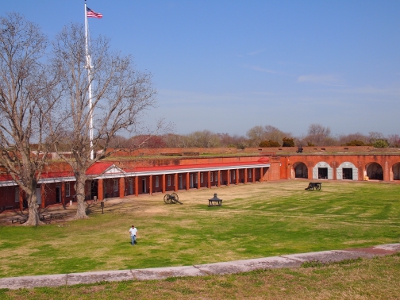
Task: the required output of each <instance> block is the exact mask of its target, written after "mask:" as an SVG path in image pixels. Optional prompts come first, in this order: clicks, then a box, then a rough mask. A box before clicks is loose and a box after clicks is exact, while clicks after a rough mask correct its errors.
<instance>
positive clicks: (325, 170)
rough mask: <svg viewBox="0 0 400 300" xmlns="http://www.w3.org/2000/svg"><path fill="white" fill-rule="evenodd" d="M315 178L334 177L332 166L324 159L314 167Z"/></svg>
mask: <svg viewBox="0 0 400 300" xmlns="http://www.w3.org/2000/svg"><path fill="white" fill-rule="evenodd" d="M313 179H333V169H332V167H331V166H330V165H329V164H328V163H326V162H324V161H321V162H319V163H317V164H316V165H315V167H314V168H313Z"/></svg>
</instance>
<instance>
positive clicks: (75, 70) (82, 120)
mask: <svg viewBox="0 0 400 300" xmlns="http://www.w3.org/2000/svg"><path fill="white" fill-rule="evenodd" d="M90 48H91V53H90V58H91V64H90V65H87V63H86V53H85V34H84V30H83V28H82V26H80V25H78V24H71V25H70V26H66V27H64V29H63V30H62V32H61V33H60V34H59V35H58V36H57V39H56V41H55V42H54V54H55V55H54V60H53V65H54V67H55V68H56V69H57V70H60V71H61V73H62V78H61V80H60V85H61V86H62V88H63V90H64V91H65V100H66V101H65V110H64V115H65V116H68V119H67V120H66V121H65V124H64V125H65V126H66V127H67V128H70V129H71V130H72V133H73V134H72V137H71V140H70V141H69V142H68V144H70V145H71V149H70V150H71V152H72V153H71V155H70V156H63V155H62V154H61V157H62V158H63V159H64V160H65V161H67V162H68V163H69V164H70V165H71V167H72V169H73V172H74V175H75V179H76V183H75V189H76V196H77V202H78V208H77V212H76V216H75V218H77V219H82V218H87V214H86V206H85V202H84V200H85V182H86V180H87V179H89V178H88V177H87V175H86V171H87V169H88V168H89V167H90V166H91V165H93V164H94V163H95V162H96V161H98V160H100V159H102V158H104V157H106V156H109V155H111V153H112V151H116V150H117V149H113V150H111V149H109V143H110V141H111V140H112V139H113V138H114V137H115V136H116V135H117V134H119V133H120V132H129V133H132V132H138V131H139V130H141V128H140V125H141V119H140V117H141V116H143V114H144V112H145V111H146V110H147V109H149V108H151V107H152V106H153V105H154V104H155V99H154V95H155V91H154V90H153V88H152V86H151V75H150V74H149V73H141V72H139V71H136V70H135V68H134V65H133V61H132V58H131V57H130V56H121V55H120V54H113V53H111V52H110V46H109V42H108V40H107V39H103V38H98V39H96V40H95V41H93V43H92V44H91V47H90ZM87 68H91V69H90V72H91V76H90V77H89V76H88V73H87ZM89 83H90V84H91V85H92V88H93V93H92V97H91V99H89V96H88V91H89ZM90 102H91V105H90ZM90 107H91V108H90ZM91 113H92V115H93V131H92V132H93V137H92V138H91V137H90V132H91V130H90V127H91V126H90V120H91V117H90V116H91ZM114 141H115V140H114ZM114 146H115V145H114ZM92 150H95V151H96V152H97V153H98V154H99V155H97V156H95V157H94V158H92V157H91V151H92Z"/></svg>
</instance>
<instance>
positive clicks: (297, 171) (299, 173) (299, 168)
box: [294, 162, 308, 178]
mask: <svg viewBox="0 0 400 300" xmlns="http://www.w3.org/2000/svg"><path fill="white" fill-rule="evenodd" d="M294 178H308V168H307V166H306V165H305V163H302V162H299V163H296V164H294Z"/></svg>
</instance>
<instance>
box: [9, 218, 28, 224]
mask: <svg viewBox="0 0 400 300" xmlns="http://www.w3.org/2000/svg"><path fill="white" fill-rule="evenodd" d="M27 220H28V219H27V218H25V217H13V218H11V223H20V224H24V223H25V222H26V221H27Z"/></svg>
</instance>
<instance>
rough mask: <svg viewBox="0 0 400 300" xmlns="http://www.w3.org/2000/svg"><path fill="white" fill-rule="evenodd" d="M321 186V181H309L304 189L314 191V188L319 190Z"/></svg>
mask: <svg viewBox="0 0 400 300" xmlns="http://www.w3.org/2000/svg"><path fill="white" fill-rule="evenodd" d="M321 187H322V183H321V182H310V183H309V184H308V187H306V188H305V190H307V191H314V190H317V191H320V190H321Z"/></svg>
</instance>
